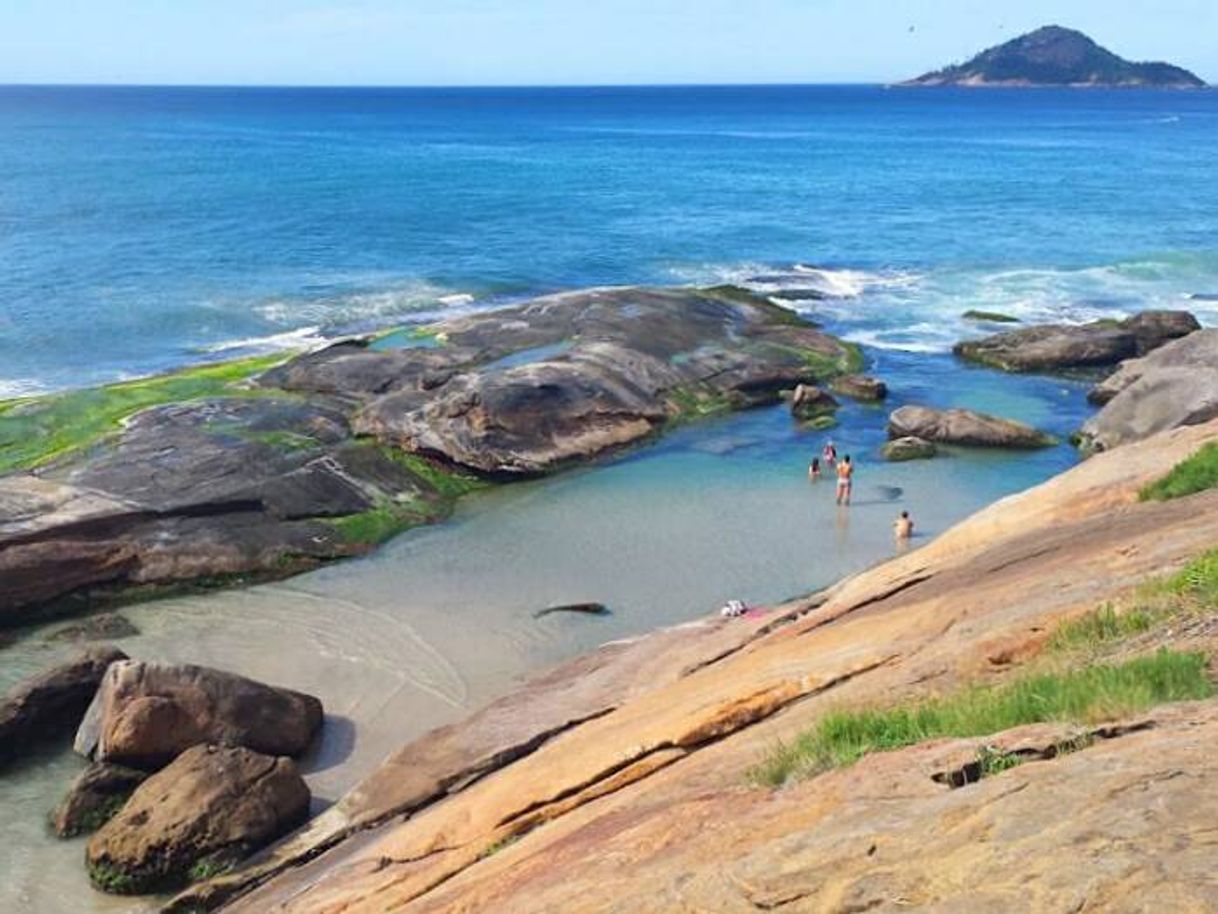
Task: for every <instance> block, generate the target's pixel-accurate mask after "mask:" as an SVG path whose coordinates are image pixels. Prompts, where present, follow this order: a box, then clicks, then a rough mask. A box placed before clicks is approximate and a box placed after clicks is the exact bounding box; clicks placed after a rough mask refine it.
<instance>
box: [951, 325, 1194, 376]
mask: <svg viewBox="0 0 1218 914" xmlns="http://www.w3.org/2000/svg"><path fill="white" fill-rule="evenodd" d="M1200 327H1201V325H1200V324H1198V323H1197V319H1196V318H1195V317H1193V315H1191V314H1189V313H1188V312H1187V311H1142V312H1140V313H1138V314H1135V315H1134V316H1133V317H1130V318H1127V319H1125V320H1123V321H1094V322H1092V323H1089V324H1044V325H1040V326H1036V327H1022V328H1020V329H1018V330H1007V331H1005V332H1003V333H996V334H994V335H993V336H987V337H984V338H982V339H978V340H968V341H965V342H962V343H958V344H957V345H956V346H955V348H954V349H953V351H954V352H955V353H956V355H958V356H959V357H960V358H962V359H965V360H967V361H970V362H977V363H979V364H982V365H986V366H989V367H991V368H999V369H1001V370H1003V371H1014V372H1035V371H1070V370H1081V369H1104V368H1113V367H1115V366H1116V365H1117V364H1119V363H1120V362H1121V361H1123V360H1124V359H1131V358H1135V357H1137V356H1142V355H1146V354H1147V353H1149V352H1152V351H1153V350H1155V349H1157V348H1158V347H1160V346H1162V345H1164V344H1165V343H1167V342H1170V341H1171V340H1174V339H1179V338H1180V337H1184V336H1187V335H1188V334H1190V333H1193V332H1194V331H1196V330H1199V329H1200Z"/></svg>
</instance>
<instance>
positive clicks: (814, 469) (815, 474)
mask: <svg viewBox="0 0 1218 914" xmlns="http://www.w3.org/2000/svg"><path fill="white" fill-rule="evenodd" d="M808 478H809V479H811V480H812V481H813V482H816V480H818V479H820V458H819V457H813V458H812V462H811V463H810V464H808Z"/></svg>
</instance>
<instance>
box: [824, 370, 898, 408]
mask: <svg viewBox="0 0 1218 914" xmlns="http://www.w3.org/2000/svg"><path fill="white" fill-rule="evenodd" d="M830 386H831V387H832V388H833V391H834V393H839V394H841V395H842V396H845V397H852V398H854V399H855V400H862V401H863V402H866V403H877V402H879V401H880V400H883V399H885V398H886V397H887V396H888V385H887V384H885V383H884V382H883V381H881V380H878V379H877V378H873V377H870V376H869V375H865V374H851V375H845V376H843V377H840V378H834V380H833V383H832V384H831V385H830Z"/></svg>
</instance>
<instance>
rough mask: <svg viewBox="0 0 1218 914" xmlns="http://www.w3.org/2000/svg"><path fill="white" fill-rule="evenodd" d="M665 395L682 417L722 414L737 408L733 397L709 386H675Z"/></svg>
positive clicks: (703, 417) (699, 417)
mask: <svg viewBox="0 0 1218 914" xmlns="http://www.w3.org/2000/svg"><path fill="white" fill-rule="evenodd" d="M665 397H666V398H667V400H668V402H669V403H670V404H671V405H672V406H673V408H675V409H676V411H677V416H678V418H680V419H705V418H708V417H710V416H722V415H726V414H727V413H730V412H731V411H732V410H733V409H734V408H735V407H734V404H733V403H732V399H731V397H729V396H728V395H727V394H725V393H722V392H721V391H717V390H713V389H712V388H709V387H695V386H689V387H674V388H673V389H672V390H670V391H668V393H667V394H665Z"/></svg>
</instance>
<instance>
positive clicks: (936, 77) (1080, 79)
mask: <svg viewBox="0 0 1218 914" xmlns="http://www.w3.org/2000/svg"><path fill="white" fill-rule="evenodd" d="M902 85H906V86H1119V87H1138V88H1154V89H1200V88H1204V86H1205V82H1204V81H1203V80H1202V79H1200V78H1199V77H1198V76H1197V75H1196V74H1194V73H1190V72H1189V71H1188V70H1185V69H1183V68H1182V67H1177V66H1173V65H1172V64H1168V63H1158V62H1155V63H1134V62H1132V61H1128V60H1124V59H1123V58H1121V57H1118V56H1117V55H1116V54H1113V53H1112V52H1111V51H1109V50H1107V49H1105V48H1102V47H1100V46H1099V45H1098V44H1096V43H1095V42H1094V41H1092V40H1091V39H1090V38H1088V37H1087V36H1086V35H1084V34H1083V33H1082V32H1078V31H1075V30H1074V29H1066V28H1062V27H1061V26H1057V25H1050V26H1045V27H1044V28H1040V29H1037V30H1036V31H1034V32H1029V33H1028V34H1026V35H1021V36H1019V37H1018V38H1015V39H1012V40H1011V41H1008V42H1006V43H1005V44H1001V45H998V46H997V47H993V48H990V49H989V50H987V51H983V52H982V53H980V54H978V55H977V56H976V57H974V58H973V59H972V60H970V61H968V62H967V63H963V64H958V65H956V66H950V67H945V68H943V69H942V70H935V71H934V72H932V73H927V74H925V75H923V76H919V77H918V78H917V79H912V80H910V81H908V82H906V83H903V84H902Z"/></svg>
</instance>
